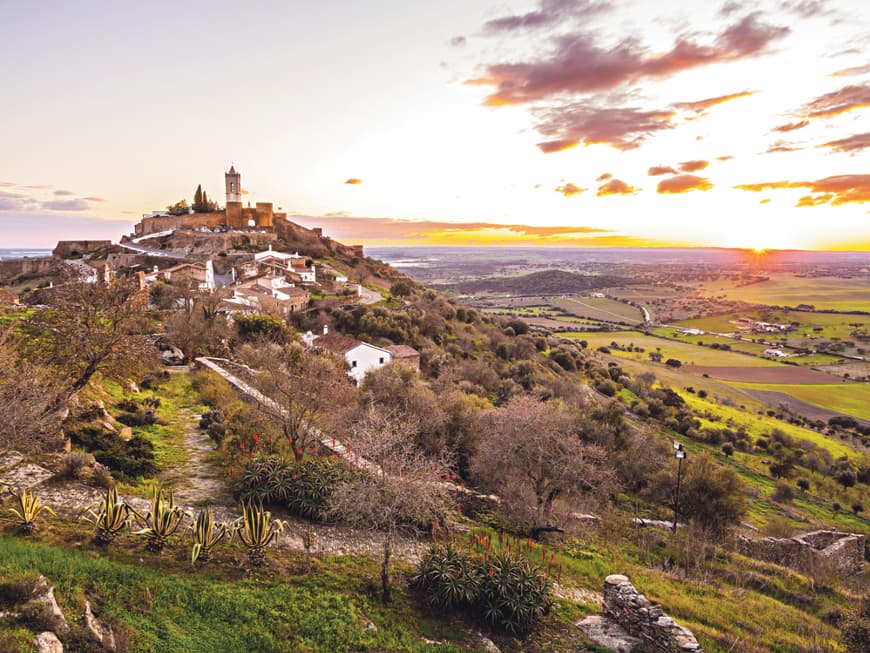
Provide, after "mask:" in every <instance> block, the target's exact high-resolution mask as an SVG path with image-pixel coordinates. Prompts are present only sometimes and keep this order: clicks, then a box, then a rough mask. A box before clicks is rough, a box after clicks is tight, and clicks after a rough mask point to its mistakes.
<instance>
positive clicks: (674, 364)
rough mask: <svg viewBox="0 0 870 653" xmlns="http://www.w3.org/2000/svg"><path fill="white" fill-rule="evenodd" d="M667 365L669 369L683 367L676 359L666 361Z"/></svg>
mask: <svg viewBox="0 0 870 653" xmlns="http://www.w3.org/2000/svg"><path fill="white" fill-rule="evenodd" d="M665 365H667V366H668V367H682V365H683V363H682V362H681V361H679V360H677V359H676V358H669V359H668V360H666V361H665Z"/></svg>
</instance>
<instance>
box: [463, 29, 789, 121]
mask: <svg viewBox="0 0 870 653" xmlns="http://www.w3.org/2000/svg"><path fill="white" fill-rule="evenodd" d="M789 31H790V30H789V28H788V27H779V26H774V25H768V24H765V23H762V22H760V21H759V20H758V14H757V13H753V14H749V15H748V16H746V17H745V18H743V19H742V20H740V21H738V22H736V23H734V24H733V25H731V26H730V27H728V28H727V29H726V30H725V31H723V32H722V33H721V34H719V35H718V36H717V37H716V39H715V40H714V42H713V44H712V45H700V44H697V43H695V42H693V41H692V40H690V39H689V38H688V37H683V38H680V39H679V40H678V41H677V42H676V43H675V44H674V46H673V48H672V49H671V50H669V51H667V52H665V53H662V54H654V53H651V52H649V51H648V50H646V49H645V48H643V47H642V46H640V45H639V44H638V43H637V41H636V40H634V39H627V40H625V41H623V42H622V43H620V44H619V45H617V46H615V47H614V48H611V49H606V48H602V47H600V46H598V45H597V44H596V43H595V42H594V37H592V36H591V35H589V34H568V35H564V36H561V37H559V38H557V39H556V40H555V48H554V50H553V51H552V52H551V53H550V55H549V57H547V58H545V59H543V60H539V61H533V62H521V63H503V64H494V65H491V66H489V67H488V68H487V69H486V74H484V75H483V76H481V77H478V78H476V79H472V80H469V82H468V83H469V84H476V85H482V86H493V87H495V91H494V92H492V93H491V94H490V95H489V96H488V97H487V99H486V104H488V105H491V106H499V105H504V104H523V103H528V102H536V101H539V100H543V99H546V98H550V97H552V96H555V95H562V94H565V93H589V92H594V91H602V90H607V89H612V88H615V87H617V86H621V85H624V84H627V83H634V82H637V81H638V80H640V79H642V78H645V77H667V76H670V75H673V74H675V73H678V72H680V71H682V70H689V69H691V68H697V67H699V66H704V65H709V64H714V63H719V62H725V61H734V60H738V59H745V58H749V57H753V56H756V55H759V54H762V53H763V52H764V51H765V50H766V49H767V47H768V46H769V45H770V44H771V43H772V42H773V41H775V40H777V39H780V38H782V37H784V36H785V35H786V34H788V33H789Z"/></svg>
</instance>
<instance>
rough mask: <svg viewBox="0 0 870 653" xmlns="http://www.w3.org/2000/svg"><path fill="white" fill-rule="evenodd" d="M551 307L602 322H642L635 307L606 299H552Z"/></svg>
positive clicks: (639, 312)
mask: <svg viewBox="0 0 870 653" xmlns="http://www.w3.org/2000/svg"><path fill="white" fill-rule="evenodd" d="M551 303H552V304H553V306H555V307H557V308H560V309H562V310H563V311H565V312H566V313H570V314H571V315H575V316H577V317H588V318H591V319H593V320H602V321H604V322H635V323H636V322H642V321H643V314H642V313H641V311H640V309H639V308H637V307H636V306H629V305H628V304H625V303H623V302H619V301H616V300H615V299H608V298H606V297H578V298H561V299H553V300H552V302H551Z"/></svg>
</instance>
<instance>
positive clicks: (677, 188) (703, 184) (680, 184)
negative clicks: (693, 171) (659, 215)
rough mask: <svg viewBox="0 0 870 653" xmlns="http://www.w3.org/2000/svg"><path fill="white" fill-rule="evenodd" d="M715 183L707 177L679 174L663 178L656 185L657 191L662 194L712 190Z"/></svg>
mask: <svg viewBox="0 0 870 653" xmlns="http://www.w3.org/2000/svg"><path fill="white" fill-rule="evenodd" d="M711 188H713V184H711V183H710V180H709V179H707V178H706V177H696V176H695V175H677V176H676V177H671V178H670V179H662V180H661V181H660V182H659V185H658V186H657V187H656V191H658V192H659V193H662V194H676V193H688V192H691V191H693V190H701V191H705V190H710V189H711Z"/></svg>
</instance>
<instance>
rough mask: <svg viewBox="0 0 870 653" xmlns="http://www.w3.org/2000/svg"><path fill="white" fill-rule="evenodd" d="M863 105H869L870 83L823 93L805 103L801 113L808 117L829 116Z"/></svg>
mask: <svg viewBox="0 0 870 653" xmlns="http://www.w3.org/2000/svg"><path fill="white" fill-rule="evenodd" d="M864 107H870V83H866V84H858V85H854V86H844V87H843V88H841V89H840V90H838V91H832V92H830V93H825V94H824V95H821V96H819V97H817V98H816V99H815V100H813V101H812V102H810V103H809V104H807V105H806V106H805V107H804V109H803V111H802V113H803V114H806V115H807V116H808V117H810V118H830V117H831V116H838V115H840V114H842V113H847V112H849V111H854V110H855V109H862V108H864Z"/></svg>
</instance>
